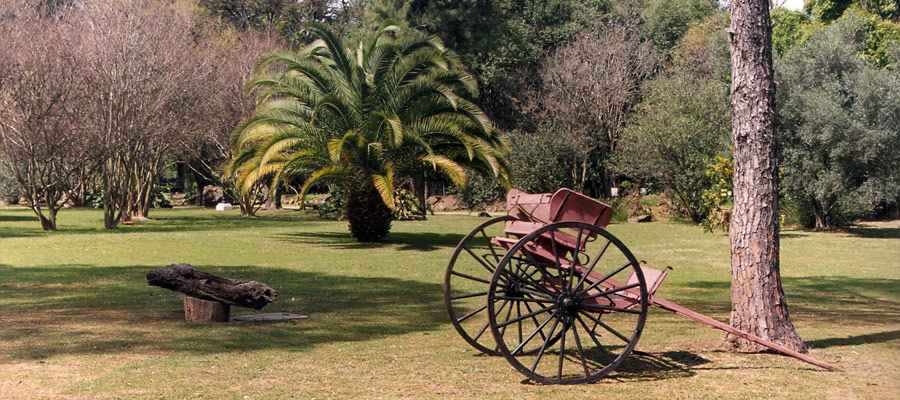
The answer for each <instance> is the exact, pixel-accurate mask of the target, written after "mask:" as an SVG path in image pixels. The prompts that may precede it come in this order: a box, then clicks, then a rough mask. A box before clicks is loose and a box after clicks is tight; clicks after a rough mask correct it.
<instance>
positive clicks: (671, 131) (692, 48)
mask: <svg viewBox="0 0 900 400" xmlns="http://www.w3.org/2000/svg"><path fill="white" fill-rule="evenodd" d="M722 22H723V19H722V18H714V19H711V20H710V21H707V23H706V24H701V25H698V26H697V27H695V28H694V29H693V30H692V31H690V32H688V34H687V35H685V38H684V39H683V40H682V41H681V43H680V44H679V46H677V47H676V49H675V56H674V60H673V66H672V67H670V68H669V69H668V71H666V72H665V73H663V74H661V75H660V76H658V77H657V78H656V79H655V80H653V81H652V82H650V83H649V84H647V86H646V88H645V90H644V101H643V102H642V103H641V104H640V105H639V106H638V108H637V110H636V112H635V113H634V115H633V117H632V119H631V120H630V121H629V125H628V127H627V128H626V130H625V133H624V134H623V137H622V141H621V145H620V146H619V151H618V153H617V154H616V163H615V165H616V169H617V170H618V171H619V172H620V173H622V174H624V175H626V176H630V177H632V178H634V179H639V180H641V181H644V182H648V181H651V180H652V181H655V182H658V183H660V184H661V185H663V186H664V187H665V189H666V191H667V192H668V193H669V194H670V195H671V196H672V199H673V201H674V204H675V205H676V206H677V208H678V210H679V211H680V212H681V213H682V214H683V215H685V216H687V217H689V218H690V219H692V220H693V221H695V222H700V221H702V220H704V219H705V218H706V217H707V216H708V215H709V213H710V212H711V211H712V210H711V208H710V206H709V204H708V203H707V202H706V201H704V199H703V197H702V195H703V192H704V190H706V189H707V188H708V187H709V186H710V183H709V179H708V178H707V176H706V169H707V166H709V165H710V164H711V163H712V162H713V158H714V157H715V156H716V155H717V154H719V153H722V152H725V151H727V150H728V147H727V146H728V142H729V133H730V129H731V126H730V123H729V122H730V120H731V116H730V112H729V107H728V100H727V99H728V81H727V80H726V79H727V72H726V71H727V68H728V62H727V60H728V51H727V42H726V41H725V40H726V39H725V31H724V26H723V24H722Z"/></svg>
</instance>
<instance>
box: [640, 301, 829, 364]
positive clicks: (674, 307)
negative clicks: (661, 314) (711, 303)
mask: <svg viewBox="0 0 900 400" xmlns="http://www.w3.org/2000/svg"><path fill="white" fill-rule="evenodd" d="M650 304H653V305H655V306H658V307H660V308H662V309H664V310H668V311H671V312H674V313H675V314H678V315H681V316H683V317H686V318H690V319H692V320H694V321H697V322H700V323H702V324H706V325H709V326H711V327H713V328H716V329H721V330H723V331H725V332H728V333H730V334H732V335H736V336H740V337H742V338H744V339H747V340H749V341H751V342H755V343H759V344H761V345H763V346H766V347H768V348H770V349H772V350H775V351H777V352H779V353H782V354H785V355H788V356H791V357H794V358H796V359H798V360H801V361H805V362H807V363H810V364H812V365H815V366H817V367H821V368H824V369H827V370H829V371H840V372H843V371H844V370H842V369H840V368H838V367H835V366H833V365H831V364H828V363H825V362H822V361H819V360H816V359H815V358H812V357H810V356H808V355H806V354H803V353H800V352H798V351H794V350H791V349H789V348H787V347H784V346H782V345H779V344H777V343H774V342H770V341H768V340H765V339H763V338H761V337H759V336H756V335H754V334H752V333H748V332H744V331H741V330H738V329H736V328H735V327H733V326H731V325H728V324H726V323H723V322H720V321H718V320H715V319H713V318H710V317H707V316H706V315H703V314H700V313H698V312H696V311H693V310H691V309H688V308H686V307H682V306H680V305H678V304H675V303H673V302H671V301H668V300H665V299H661V298H659V297H656V296H650Z"/></svg>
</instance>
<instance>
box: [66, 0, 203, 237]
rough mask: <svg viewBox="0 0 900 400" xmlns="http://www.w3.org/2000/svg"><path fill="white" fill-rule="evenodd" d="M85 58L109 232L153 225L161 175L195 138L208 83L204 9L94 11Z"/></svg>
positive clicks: (88, 9)
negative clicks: (200, 17)
mask: <svg viewBox="0 0 900 400" xmlns="http://www.w3.org/2000/svg"><path fill="white" fill-rule="evenodd" d="M82 11H83V12H82V17H83V19H82V33H81V37H82V43H81V47H80V50H81V51H82V57H83V59H84V63H85V68H84V70H83V71H82V72H83V74H84V76H85V80H86V91H87V92H88V93H89V96H88V99H89V100H88V101H87V102H86V109H87V110H88V112H87V115H89V116H90V117H89V119H88V121H86V123H87V124H89V125H90V127H91V130H92V131H93V132H94V133H95V134H96V138H95V143H96V145H97V146H98V147H99V148H100V149H101V150H102V164H101V168H100V182H101V187H102V189H103V206H104V224H105V226H106V228H115V227H116V226H117V224H118V223H119V221H128V220H131V219H132V217H136V218H146V217H147V215H148V212H149V207H150V196H151V193H152V189H153V184H154V182H155V181H156V177H157V174H158V173H159V170H160V167H161V165H162V162H163V160H164V157H166V156H167V155H168V154H169V151H170V150H171V149H172V147H173V146H174V145H175V144H176V143H179V138H180V137H181V136H183V135H184V134H185V133H186V132H187V131H188V130H190V122H191V121H190V120H189V119H188V118H187V114H188V113H186V112H185V110H190V109H192V108H194V107H197V106H198V104H199V101H200V98H199V97H198V96H197V95H196V92H197V88H199V87H200V86H201V85H202V84H203V83H204V76H203V73H202V70H203V68H202V65H200V64H199V62H201V61H202V60H197V59H196V58H195V57H193V54H194V50H195V43H194V39H195V38H194V29H195V27H196V26H197V24H196V15H197V9H196V8H195V7H194V6H193V5H191V4H189V3H187V2H179V1H176V2H171V3H168V2H155V1H141V0H131V1H128V0H123V1H113V2H109V3H106V4H103V5H97V4H87V5H85V6H84V7H83V10H82Z"/></svg>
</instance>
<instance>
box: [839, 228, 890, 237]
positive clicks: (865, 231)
mask: <svg viewBox="0 0 900 400" xmlns="http://www.w3.org/2000/svg"><path fill="white" fill-rule="evenodd" d="M847 232H848V233H850V234H851V235H853V236H858V237H861V238H867V239H900V228H849V229H847Z"/></svg>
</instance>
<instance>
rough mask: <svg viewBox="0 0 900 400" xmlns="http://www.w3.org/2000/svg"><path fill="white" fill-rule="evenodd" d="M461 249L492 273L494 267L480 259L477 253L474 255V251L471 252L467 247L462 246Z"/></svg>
mask: <svg viewBox="0 0 900 400" xmlns="http://www.w3.org/2000/svg"><path fill="white" fill-rule="evenodd" d="M463 249H464V250H465V251H466V253H469V255H471V256H472V258H474V259H475V260H477V261H478V263H479V264H481V266H482V267H484V269H486V270H487V271H488V272H490V273H491V274H493V273H494V267H492V266H490V265H488V263H487V262H486V261H484V260H482V259H481V257H478V256H477V255H475V253H473V252H472V250H469V248H468V247H463Z"/></svg>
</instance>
